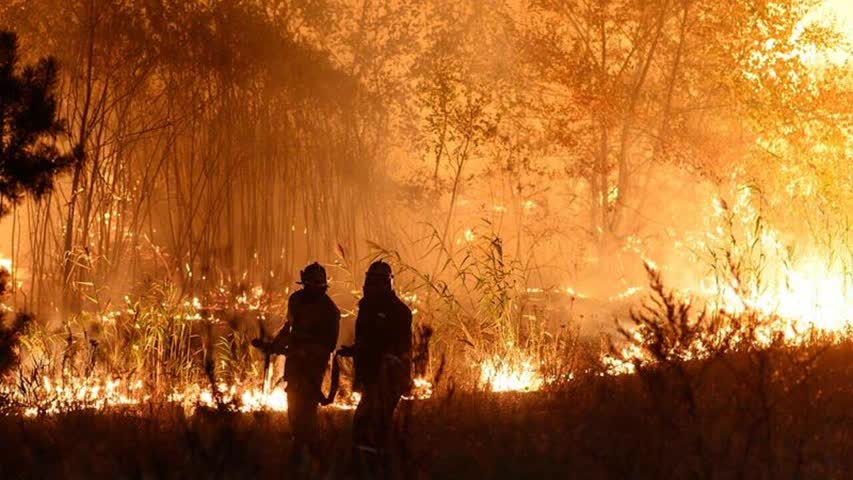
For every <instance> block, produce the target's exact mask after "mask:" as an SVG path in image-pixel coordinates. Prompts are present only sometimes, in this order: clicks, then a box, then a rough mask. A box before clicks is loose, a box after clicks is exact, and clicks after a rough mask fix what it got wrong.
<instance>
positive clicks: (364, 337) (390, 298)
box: [339, 261, 412, 477]
mask: <svg viewBox="0 0 853 480" xmlns="http://www.w3.org/2000/svg"><path fill="white" fill-rule="evenodd" d="M392 279H393V274H392V271H391V266H390V265H388V264H387V263H385V262H383V261H377V262H374V263H373V264H372V265H370V268H369V269H368V270H367V275H366V277H365V280H364V290H363V291H364V296H363V297H362V299H361V301H360V302H359V304H358V316H357V318H356V322H355V344H354V345H352V346H350V347H345V348H342V349H341V351H340V352H339V354H340V355H342V356H348V355H351V356H353V361H354V366H355V379H354V382H353V388H354V390H356V391H358V392H361V401H360V402H359V404H358V407H357V409H356V411H355V416H354V418H353V456H354V460H355V463H356V466H357V467H358V468H359V469H360V470H361V471H362V472H363V473H366V474H367V476H369V477H378V476H382V475H381V471H382V470H383V469H385V468H387V459H388V448H389V446H390V442H391V433H392V425H393V424H392V420H393V416H394V410H395V409H396V407H397V404H398V403H399V401H400V397H401V396H402V395H403V394H404V393H406V392H407V391H408V390H409V388H410V383H411V352H412V312H411V310H409V307H407V306H406V304H404V303H403V302H402V301H401V300H400V299H399V298H398V297H397V295H396V293H395V292H394V289H393V285H392Z"/></svg>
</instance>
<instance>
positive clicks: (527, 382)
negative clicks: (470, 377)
mask: <svg viewBox="0 0 853 480" xmlns="http://www.w3.org/2000/svg"><path fill="white" fill-rule="evenodd" d="M480 383H481V384H483V385H485V386H486V387H487V388H488V389H489V390H491V391H493V392H532V391H536V390H539V389H541V388H542V386H543V385H545V383H546V382H545V378H544V377H543V376H542V374H541V372H540V368H539V363H538V362H535V361H534V360H532V359H531V358H529V357H526V356H524V355H522V354H518V355H512V356H509V357H506V358H502V357H500V356H497V355H495V356H493V357H490V358H487V359H486V360H484V361H483V362H482V363H481V364H480Z"/></svg>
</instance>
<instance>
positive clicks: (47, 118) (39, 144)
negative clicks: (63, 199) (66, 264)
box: [0, 31, 70, 217]
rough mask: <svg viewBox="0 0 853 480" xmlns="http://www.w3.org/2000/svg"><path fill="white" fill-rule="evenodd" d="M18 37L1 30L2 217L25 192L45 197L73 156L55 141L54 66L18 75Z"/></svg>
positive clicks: (39, 65) (47, 63)
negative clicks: (63, 150)
mask: <svg viewBox="0 0 853 480" xmlns="http://www.w3.org/2000/svg"><path fill="white" fill-rule="evenodd" d="M17 64H18V37H17V35H15V34H14V33H12V32H7V31H0V217H2V216H3V215H5V214H7V213H8V212H9V209H10V207H11V206H13V205H15V204H16V203H18V202H20V201H21V199H22V198H23V197H24V196H25V195H26V194H28V193H29V194H31V195H34V196H36V197H41V196H42V195H44V194H45V193H47V192H48V191H50V189H51V188H52V187H53V180H54V178H55V177H56V175H57V174H58V173H59V172H61V171H62V169H63V168H65V167H66V166H67V165H68V164H69V162H70V157H69V156H68V155H66V154H63V153H61V152H60V151H59V149H58V148H57V146H56V142H55V137H56V135H58V134H60V133H61V132H62V131H63V123H62V122H61V121H60V120H59V119H57V116H56V110H57V105H56V98H55V97H54V88H55V86H56V73H57V66H56V62H55V61H54V60H53V59H52V58H50V57H48V58H43V59H41V60H39V61H38V62H36V63H35V64H34V65H27V66H25V67H24V68H23V70H22V71H20V72H18V68H17V67H18V65H17Z"/></svg>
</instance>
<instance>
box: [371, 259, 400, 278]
mask: <svg viewBox="0 0 853 480" xmlns="http://www.w3.org/2000/svg"><path fill="white" fill-rule="evenodd" d="M367 276H368V277H376V278H377V279H379V278H384V279H389V280H390V279H392V278H394V274H393V273H391V265H388V264H387V263H385V262H384V261H382V260H377V261H375V262H373V263H371V264H370V267H369V268H368V269H367Z"/></svg>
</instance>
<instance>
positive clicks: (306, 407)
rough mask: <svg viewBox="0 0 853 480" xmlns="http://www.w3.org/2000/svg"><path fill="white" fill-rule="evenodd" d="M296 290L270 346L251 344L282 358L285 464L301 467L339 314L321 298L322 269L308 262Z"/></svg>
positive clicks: (311, 443)
mask: <svg viewBox="0 0 853 480" xmlns="http://www.w3.org/2000/svg"><path fill="white" fill-rule="evenodd" d="M299 283H300V284H301V285H302V288H301V289H300V290H297V291H296V292H294V293H293V294H292V295H291V296H290V298H289V299H288V301H287V320H286V321H285V324H284V326H283V327H282V329H281V330H280V331H279V333H278V334H277V335H276V337H275V338H274V339H273V340H272V341H271V342H264V341H262V340H260V339H258V340H254V341H253V342H252V344H253V345H254V346H255V347H257V348H259V349H261V350H263V351H264V352H265V353H267V354H283V355H285V356H286V361H285V364H284V379H285V381H286V382H287V418H288V420H289V422H290V428H291V432H292V434H293V450H292V451H291V461H292V462H293V464H294V465H301V464H302V463H303V460H304V459H305V457H304V455H305V450H306V449H308V450H309V451H310V452H311V453H312V455H315V456H316V455H318V454H319V452H317V449H316V444H317V442H316V440H317V438H316V436H317V410H318V407H319V405H320V403H325V400H326V397H325V396H324V395H323V392H322V384H323V377H324V375H325V373H326V367H327V365H328V363H329V356H330V355H331V354H332V352H333V351H334V350H335V346H336V345H337V342H338V330H339V325H340V318H341V314H340V311H339V310H338V307H337V306H336V305H335V302H333V301H332V299H331V298H329V296H328V295H327V294H326V290H328V282H327V280H326V270H325V269H324V268H323V267H322V266H321V265H320V264H319V263H312V264H311V265H308V266H307V267H305V270H302V271H301V272H300V282H299Z"/></svg>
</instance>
